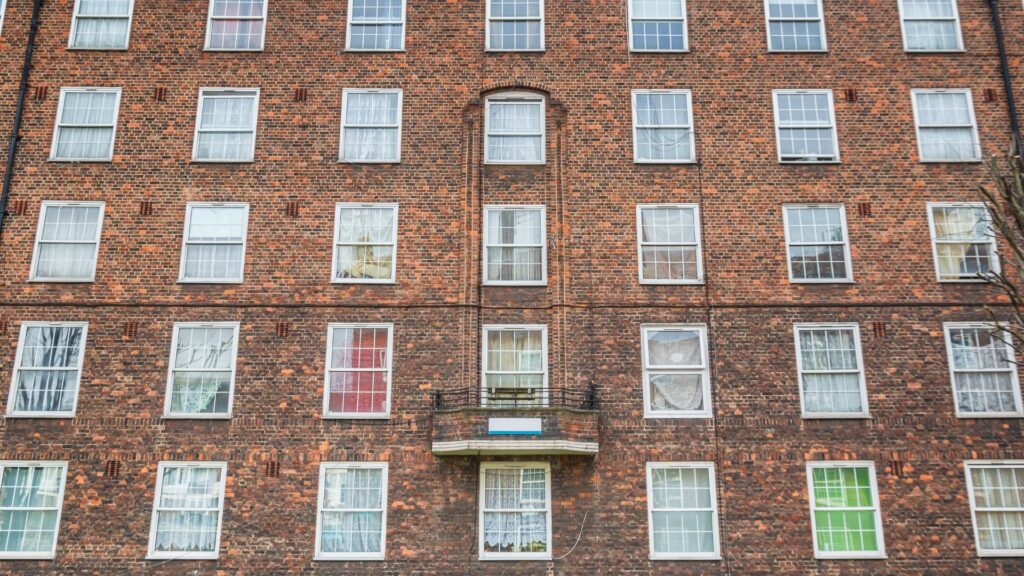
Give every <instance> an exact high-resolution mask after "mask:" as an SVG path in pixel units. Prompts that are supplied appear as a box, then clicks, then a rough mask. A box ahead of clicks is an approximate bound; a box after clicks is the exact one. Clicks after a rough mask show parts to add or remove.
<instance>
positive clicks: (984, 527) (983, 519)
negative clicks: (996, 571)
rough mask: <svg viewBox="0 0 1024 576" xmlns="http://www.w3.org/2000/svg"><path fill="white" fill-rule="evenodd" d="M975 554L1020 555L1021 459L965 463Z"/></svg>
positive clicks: (1023, 536) (1023, 518) (1023, 538)
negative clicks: (976, 552) (975, 547)
mask: <svg viewBox="0 0 1024 576" xmlns="http://www.w3.org/2000/svg"><path fill="white" fill-rule="evenodd" d="M964 472H965V473H966V474H967V493H968V495H969V496H970V502H971V515H972V516H973V520H974V543H975V546H977V550H978V556H1024V461H1009V462H965V463H964Z"/></svg>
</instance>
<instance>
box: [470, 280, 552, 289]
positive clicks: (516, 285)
mask: <svg viewBox="0 0 1024 576" xmlns="http://www.w3.org/2000/svg"><path fill="white" fill-rule="evenodd" d="M481 285H482V286H494V287H505V288H543V287H545V286H547V285H548V281H547V280H542V281H540V282H498V281H494V280H483V281H481Z"/></svg>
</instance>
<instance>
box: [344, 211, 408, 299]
mask: <svg viewBox="0 0 1024 576" xmlns="http://www.w3.org/2000/svg"><path fill="white" fill-rule="evenodd" d="M334 221H335V231H334V272H333V274H332V278H333V281H334V282H343V283H364V284H390V283H393V282H394V281H395V260H396V258H395V251H396V249H395V244H396V236H397V227H398V205H397V204H338V206H337V208H336V212H335V216H334Z"/></svg>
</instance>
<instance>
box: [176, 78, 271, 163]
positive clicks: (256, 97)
mask: <svg viewBox="0 0 1024 576" xmlns="http://www.w3.org/2000/svg"><path fill="white" fill-rule="evenodd" d="M219 95H228V96H231V95H237V96H248V97H251V98H252V99H253V106H252V145H251V146H250V147H249V157H248V158H231V159H221V158H214V159H206V158H200V157H199V133H200V132H241V130H224V129H222V128H217V129H206V130H200V129H199V125H200V123H201V122H202V118H203V104H204V103H205V100H206V98H207V97H209V96H214V97H215V96H219ZM259 116H260V89H259V88H200V89H199V102H198V103H197V104H196V128H195V131H194V132H193V133H192V162H202V163H204V164H248V163H252V162H253V161H255V159H256V133H257V132H258V128H259Z"/></svg>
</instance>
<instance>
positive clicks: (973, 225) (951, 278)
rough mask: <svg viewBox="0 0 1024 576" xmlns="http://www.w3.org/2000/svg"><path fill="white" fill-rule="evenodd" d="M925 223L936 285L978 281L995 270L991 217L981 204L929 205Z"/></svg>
mask: <svg viewBox="0 0 1024 576" xmlns="http://www.w3.org/2000/svg"><path fill="white" fill-rule="evenodd" d="M928 224H929V227H930V228H931V234H932V250H933V251H934V253H935V272H936V274H937V275H938V279H939V282H982V281H984V277H983V275H984V274H989V273H993V272H998V271H999V257H998V255H997V254H996V238H995V234H994V233H993V231H992V218H991V216H990V215H989V212H988V208H987V207H986V206H985V205H984V204H973V203H956V204H929V205H928Z"/></svg>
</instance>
